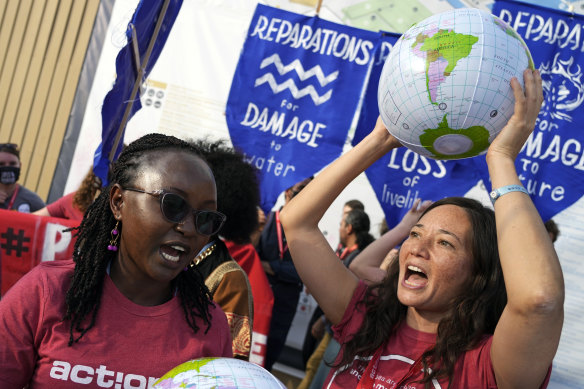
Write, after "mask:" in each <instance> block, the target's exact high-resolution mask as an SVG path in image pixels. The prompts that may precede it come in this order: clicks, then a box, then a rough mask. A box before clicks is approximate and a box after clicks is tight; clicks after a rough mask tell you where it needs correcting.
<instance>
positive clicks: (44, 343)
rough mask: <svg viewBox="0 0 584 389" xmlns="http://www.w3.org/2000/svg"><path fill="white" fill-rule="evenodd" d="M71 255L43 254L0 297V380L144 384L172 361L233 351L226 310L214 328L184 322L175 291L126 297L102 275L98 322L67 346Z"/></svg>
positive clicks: (47, 384) (17, 384)
mask: <svg viewBox="0 0 584 389" xmlns="http://www.w3.org/2000/svg"><path fill="white" fill-rule="evenodd" d="M73 269H74V263H73V261H55V262H44V263H41V264H40V265H38V266H36V267H35V268H34V269H33V270H31V271H30V272H29V273H27V274H26V275H25V276H24V277H23V278H22V279H21V280H20V281H19V282H18V283H16V284H15V285H14V286H13V287H12V288H11V289H10V290H9V291H8V293H7V294H6V295H5V297H3V298H2V300H1V301H0V366H1V368H0V370H1V372H2V374H0V388H9V387H10V388H22V387H24V386H26V385H27V384H29V385H30V388H77V387H84V388H97V387H110V388H114V387H122V388H124V387H133V388H147V387H150V386H152V384H153V383H154V382H155V381H156V379H157V378H159V377H161V376H162V375H164V374H165V373H166V372H168V371H169V370H170V369H172V368H173V367H175V366H177V365H180V364H181V363H183V362H186V361H188V360H190V359H194V358H200V357H231V356H232V351H231V335H230V333H229V327H228V326H227V320H226V318H225V315H224V314H223V312H221V310H220V309H219V308H216V307H212V308H211V314H212V317H213V319H212V323H211V328H210V329H209V331H208V332H207V333H206V334H205V328H206V326H205V324H204V323H203V322H202V321H199V322H198V323H197V324H198V325H199V328H200V330H199V331H198V332H197V333H196V334H195V333H193V330H192V329H191V328H190V327H189V326H188V324H187V322H186V319H185V316H184V313H183V309H182V307H181V304H180V301H179V298H178V297H174V298H173V299H172V300H170V301H168V302H166V303H164V304H161V305H157V306H153V307H144V306H141V305H136V304H134V303H133V302H132V301H130V300H128V299H127V298H126V297H125V296H124V295H123V294H122V293H121V292H120V291H119V290H118V289H117V287H116V286H115V285H114V283H113V282H112V280H111V279H110V277H109V276H106V277H105V280H104V284H103V292H102V298H101V306H100V308H99V311H98V314H97V317H96V319H95V324H94V326H93V328H91V329H90V330H89V331H88V332H87V333H86V334H85V335H84V336H83V338H81V340H80V341H79V342H78V343H74V344H73V346H71V347H68V346H67V342H68V340H69V325H70V322H68V321H67V322H63V321H61V320H62V318H63V316H64V313H65V293H66V291H67V289H68V287H69V284H70V280H71V276H72V274H73Z"/></svg>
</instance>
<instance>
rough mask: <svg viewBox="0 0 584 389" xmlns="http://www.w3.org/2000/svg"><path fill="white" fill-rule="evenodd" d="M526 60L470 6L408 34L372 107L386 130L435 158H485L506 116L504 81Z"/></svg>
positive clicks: (508, 102)
mask: <svg viewBox="0 0 584 389" xmlns="http://www.w3.org/2000/svg"><path fill="white" fill-rule="evenodd" d="M527 68H531V69H533V68H534V66H533V60H532V58H531V54H530V53H529V49H528V48H527V45H526V44H525V42H524V41H523V39H522V38H521V37H520V36H519V35H518V34H517V33H516V32H515V31H514V30H513V29H512V28H511V27H509V25H507V24H506V23H505V22H504V21H502V20H501V19H499V18H497V17H496V16H494V15H492V14H489V13H487V12H484V11H480V10H478V9H474V8H459V9H454V10H451V11H447V12H443V13H440V14H436V15H433V16H430V17H428V18H426V19H424V20H423V21H421V22H419V23H417V24H415V25H414V26H412V27H411V28H410V29H409V30H407V31H406V32H405V33H404V34H403V35H402V36H401V37H400V39H399V40H398V41H397V42H396V44H395V46H394V47H393V49H392V51H391V53H390V54H389V55H388V57H387V58H386V60H385V64H384V66H383V70H382V72H381V76H380V79H379V87H378V95H377V97H378V104H379V111H380V114H381V119H382V121H383V123H384V124H385V126H386V127H387V129H388V131H389V132H390V133H391V134H392V135H393V136H395V137H396V138H397V139H398V140H399V141H400V142H401V143H402V144H403V145H404V146H406V147H408V148H410V149H411V150H413V151H415V152H416V153H418V154H420V155H423V156H426V157H429V158H434V159H461V158H469V157H474V156H476V155H480V154H484V153H485V152H486V150H487V148H488V147H489V145H490V144H491V142H492V141H493V139H495V137H496V136H497V134H499V132H500V131H501V130H502V129H503V127H504V126H505V124H507V121H508V120H509V118H510V117H511V116H512V115H513V107H514V103H515V99H514V96H513V90H512V89H511V86H510V82H511V78H512V77H517V79H518V80H519V82H520V83H521V85H522V86H523V71H524V70H525V69H527Z"/></svg>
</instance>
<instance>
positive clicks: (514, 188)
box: [489, 185, 529, 205]
mask: <svg viewBox="0 0 584 389" xmlns="http://www.w3.org/2000/svg"><path fill="white" fill-rule="evenodd" d="M510 192H523V193H525V194H526V195H528V196H529V193H528V192H527V189H525V188H524V187H523V186H522V185H507V186H503V187H501V188H498V189H493V190H492V191H491V193H490V194H489V197H490V198H491V203H493V205H495V201H497V199H498V198H499V197H501V196H503V195H506V194H507V193H510Z"/></svg>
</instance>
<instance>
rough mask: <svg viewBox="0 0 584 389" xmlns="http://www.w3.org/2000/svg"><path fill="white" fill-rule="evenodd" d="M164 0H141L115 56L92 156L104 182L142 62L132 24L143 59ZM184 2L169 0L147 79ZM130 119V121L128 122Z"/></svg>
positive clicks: (119, 148) (137, 99)
mask: <svg viewBox="0 0 584 389" xmlns="http://www.w3.org/2000/svg"><path fill="white" fill-rule="evenodd" d="M164 2H165V0H148V1H145V0H141V1H140V3H139V4H138V6H137V7H136V11H135V12H134V15H133V16H132V20H131V21H130V23H129V24H128V28H127V30H126V36H127V38H128V43H127V44H126V45H125V46H124V47H123V48H122V49H121V50H120V52H119V53H118V56H117V57H116V80H115V83H114V85H113V87H112V89H111V90H110V91H109V92H108V94H107V95H106V97H105V99H104V101H103V106H102V109H101V118H102V132H101V144H100V145H99V146H98V148H97V150H96V151H95V155H94V158H93V172H94V173H95V174H96V175H97V176H98V177H99V178H101V180H102V182H103V184H104V185H107V184H108V180H107V173H108V170H109V164H110V162H112V161H110V160H109V155H110V152H111V150H112V149H113V147H114V143H115V139H116V135H117V133H118V131H119V130H120V125H121V123H122V119H123V116H124V111H125V110H126V106H127V104H128V102H129V100H130V97H131V96H130V95H131V92H132V88H133V87H134V83H135V81H136V78H137V77H138V70H137V68H138V67H140V66H141V64H137V63H136V59H135V58H134V48H133V46H132V30H131V28H130V26H131V25H133V26H134V28H135V30H136V35H137V41H138V51H139V55H140V61H141V62H144V59H145V58H146V57H147V55H146V54H147V49H148V46H149V44H150V41H151V38H152V35H153V34H154V31H155V26H156V23H157V20H158V18H159V15H160V11H161V10H162V7H163V4H164ZM181 5H182V0H170V1H169V4H168V8H167V11H166V14H165V15H164V19H163V21H162V25H161V27H160V31H159V33H158V36H157V37H156V41H155V43H154V46H153V48H152V52H151V53H149V57H148V64H147V66H146V67H145V69H144V74H143V76H144V77H143V80H145V79H146V77H147V76H148V74H149V73H150V71H151V70H152V68H153V67H154V64H155V63H156V60H157V59H158V56H159V55H160V52H161V51H162V48H163V47H164V44H165V43H166V38H167V37H168V34H169V33H170V30H171V28H172V25H173V24H174V21H175V20H176V17H177V15H178V12H179V11H180V8H181ZM139 93H140V91H138V94H137V95H136V96H135V98H134V100H133V105H132V108H131V111H130V114H129V116H128V120H130V118H131V117H132V116H133V115H134V114H135V113H136V112H137V111H138V110H139V109H140V108H142V104H141V103H140V95H139ZM126 123H127V122H126ZM121 131H122V134H121V137H120V142H119V144H118V146H117V150H116V152H115V157H114V160H115V159H117V157H118V155H119V154H120V152H121V151H122V146H123V140H124V135H123V133H124V131H125V128H122V129H121Z"/></svg>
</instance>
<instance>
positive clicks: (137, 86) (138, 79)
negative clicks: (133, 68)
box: [108, 0, 170, 163]
mask: <svg viewBox="0 0 584 389" xmlns="http://www.w3.org/2000/svg"><path fill="white" fill-rule="evenodd" d="M169 3H170V0H164V3H163V4H162V9H161V10H160V14H159V15H158V20H157V21H156V26H155V27H154V32H153V33H152V37H151V38H150V42H149V43H148V48H147V49H146V53H145V54H144V61H143V62H142V63H141V65H140V68H139V69H138V75H137V76H136V80H135V81H134V87H133V88H132V93H131V94H130V98H129V101H128V105H126V110H125V111H124V116H123V117H122V122H121V123H120V126H119V127H118V132H117V133H116V138H115V140H114V146H113V148H112V149H111V151H110V153H109V158H108V159H109V161H110V163H111V162H113V160H114V157H115V154H116V150H117V149H118V146H119V145H120V140H121V137H122V132H123V131H124V128H125V127H126V124H127V123H128V120H129V117H130V111H131V110H132V106H133V105H134V99H135V98H136V94H137V93H138V90H139V89H140V85H142V77H143V76H144V69H145V68H146V66H147V65H148V60H149V59H150V54H152V50H153V49H154V43H155V42H156V38H158V34H159V33H160V28H161V27H162V21H163V20H164V16H165V15H166V11H167V10H168V4H169ZM136 60H137V61H140V59H139V58H136ZM138 63H140V62H138Z"/></svg>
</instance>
